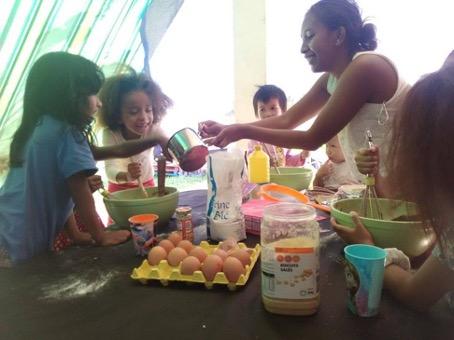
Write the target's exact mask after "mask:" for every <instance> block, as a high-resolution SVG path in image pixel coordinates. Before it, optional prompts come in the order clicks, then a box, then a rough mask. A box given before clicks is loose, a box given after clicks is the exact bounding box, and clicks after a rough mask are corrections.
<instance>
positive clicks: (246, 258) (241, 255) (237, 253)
mask: <svg viewBox="0 0 454 340" xmlns="http://www.w3.org/2000/svg"><path fill="white" fill-rule="evenodd" d="M229 256H232V257H236V258H237V259H238V260H240V261H241V263H242V264H243V266H247V265H250V264H251V255H250V254H249V253H248V252H247V250H245V249H236V250H234V251H232V253H231V254H230V255H229Z"/></svg>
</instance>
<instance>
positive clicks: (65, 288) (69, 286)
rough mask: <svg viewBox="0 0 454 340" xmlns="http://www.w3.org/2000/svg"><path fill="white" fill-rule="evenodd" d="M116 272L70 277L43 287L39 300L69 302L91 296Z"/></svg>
mask: <svg viewBox="0 0 454 340" xmlns="http://www.w3.org/2000/svg"><path fill="white" fill-rule="evenodd" d="M116 274H117V272H108V273H97V274H96V275H86V276H85V277H81V276H78V275H71V276H68V277H66V278H65V279H63V280H61V281H60V282H57V283H55V284H52V285H48V286H47V287H43V288H42V291H43V293H44V295H43V296H42V297H41V299H50V300H69V299H75V298H79V297H82V296H87V295H93V294H96V293H97V292H99V291H100V290H101V289H102V288H103V287H105V286H106V285H107V284H108V283H109V281H110V280H111V279H112V278H113V277H114V276H115V275H116Z"/></svg>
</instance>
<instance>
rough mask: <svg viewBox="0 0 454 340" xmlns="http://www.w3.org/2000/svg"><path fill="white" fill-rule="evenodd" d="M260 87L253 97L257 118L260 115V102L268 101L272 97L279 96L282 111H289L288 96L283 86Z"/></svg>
mask: <svg viewBox="0 0 454 340" xmlns="http://www.w3.org/2000/svg"><path fill="white" fill-rule="evenodd" d="M258 88H259V89H258V90H257V92H256V93H255V94H254V98H253V99H252V105H254V112H255V116H256V117H257V118H258V117H259V113H258V106H257V105H258V102H262V103H267V102H268V101H269V100H270V99H272V98H277V100H278V101H279V106H280V107H281V110H282V112H285V111H287V96H286V95H285V92H284V91H283V90H282V89H281V88H279V87H277V86H275V85H262V86H259V87H258Z"/></svg>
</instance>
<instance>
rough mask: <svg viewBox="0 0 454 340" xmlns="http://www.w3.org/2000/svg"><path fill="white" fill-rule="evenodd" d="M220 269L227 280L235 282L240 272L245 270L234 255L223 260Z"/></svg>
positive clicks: (242, 272)
mask: <svg viewBox="0 0 454 340" xmlns="http://www.w3.org/2000/svg"><path fill="white" fill-rule="evenodd" d="M222 271H223V272H224V274H225V276H226V277H227V280H229V282H237V281H238V279H239V278H240V276H241V274H244V273H245V272H246V271H245V269H244V267H243V264H242V263H241V261H240V260H238V259H237V258H236V257H228V258H227V259H226V260H225V262H224V265H223V267H222Z"/></svg>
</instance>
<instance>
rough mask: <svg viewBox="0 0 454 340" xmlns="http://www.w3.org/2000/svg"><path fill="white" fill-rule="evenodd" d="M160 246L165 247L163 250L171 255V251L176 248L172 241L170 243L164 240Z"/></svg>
mask: <svg viewBox="0 0 454 340" xmlns="http://www.w3.org/2000/svg"><path fill="white" fill-rule="evenodd" d="M158 245H159V246H161V247H163V248H164V249H165V250H166V252H167V254H169V253H170V251H171V250H172V249H173V248H175V246H174V245H173V243H172V242H171V241H169V240H162V241H161V242H159V244H158Z"/></svg>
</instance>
